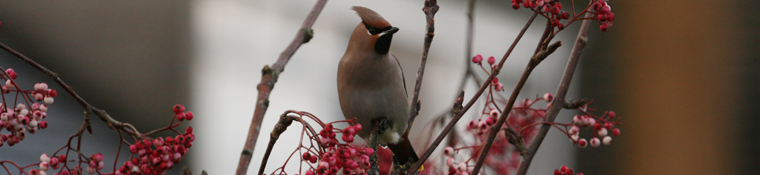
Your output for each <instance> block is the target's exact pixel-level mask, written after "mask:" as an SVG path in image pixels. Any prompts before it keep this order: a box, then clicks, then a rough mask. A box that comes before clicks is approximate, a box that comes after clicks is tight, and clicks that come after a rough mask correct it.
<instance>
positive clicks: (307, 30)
mask: <svg viewBox="0 0 760 175" xmlns="http://www.w3.org/2000/svg"><path fill="white" fill-rule="evenodd" d="M325 3H327V0H318V1H317V3H316V4H315V5H314V8H312V9H311V12H309V15H308V16H307V17H306V19H305V20H304V21H303V24H301V29H300V30H299V31H298V33H296V37H295V38H294V39H293V41H292V42H291V43H290V45H288V47H287V48H286V49H285V51H283V52H282V53H281V54H280V57H279V58H278V59H277V61H276V62H275V63H274V64H272V66H271V67H270V66H268V65H267V66H264V68H263V69H262V70H261V74H262V75H261V83H259V85H258V86H257V89H258V91H259V95H258V97H257V98H256V109H255V110H254V112H253V121H251V126H250V128H249V130H248V137H247V138H246V141H245V146H244V147H243V152H242V153H241V154H240V162H239V163H238V168H237V172H236V174H237V175H244V174H246V172H247V171H248V165H250V163H251V158H252V157H253V149H254V147H255V146H256V139H258V137H259V130H260V129H261V122H262V121H263V120H264V114H265V113H266V111H267V108H268V107H269V95H270V93H271V92H272V89H273V88H274V84H275V83H276V82H277V78H278V77H279V75H280V73H282V71H283V69H284V68H285V64H287V63H288V61H289V60H290V58H291V57H292V56H293V54H294V53H295V52H296V50H298V48H299V47H301V44H303V43H306V42H309V40H311V38H312V37H313V31H312V29H311V26H312V25H314V21H315V20H317V17H318V16H319V13H320V12H322V8H324V7H325Z"/></svg>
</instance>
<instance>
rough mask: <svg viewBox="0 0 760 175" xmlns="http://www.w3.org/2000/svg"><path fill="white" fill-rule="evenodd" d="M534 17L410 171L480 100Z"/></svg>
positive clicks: (417, 165) (420, 164)
mask: <svg viewBox="0 0 760 175" xmlns="http://www.w3.org/2000/svg"><path fill="white" fill-rule="evenodd" d="M536 16H538V13H536V12H534V13H533V15H531V16H530V19H528V22H526V24H525V26H523V29H522V30H520V33H519V34H517V38H515V40H514V41H513V42H512V45H511V46H510V47H509V49H508V50H507V53H505V54H504V56H503V57H502V58H501V61H500V62H499V66H497V67H496V68H495V69H494V70H493V73H491V75H490V76H488V78H487V79H486V80H485V81H484V82H483V85H481V86H480V89H478V92H476V93H475V95H474V96H473V97H472V98H471V99H470V101H468V102H467V105H465V106H464V108H463V109H462V110H460V111H459V113H457V115H455V116H454V118H453V119H452V120H451V121H450V122H449V124H448V125H446V128H444V129H443V131H441V133H440V134H438V137H436V138H435V141H433V143H432V144H431V145H430V146H428V147H427V149H426V150H425V153H424V154H422V156H421V157H420V160H419V161H417V163H416V164H414V166H413V167H412V168H411V169H419V168H420V166H422V164H423V163H424V162H425V160H427V159H428V158H429V157H430V155H431V154H433V151H434V150H435V149H436V148H437V147H438V145H439V144H441V141H443V138H444V137H446V135H448V133H449V132H451V130H452V129H453V128H454V125H455V124H456V123H457V122H458V121H459V119H461V118H462V116H463V115H464V113H465V112H467V110H469V109H470V107H472V105H474V104H475V101H477V100H478V98H480V96H481V95H482V94H483V92H484V91H485V89H486V88H488V86H489V85H490V84H491V81H492V80H493V78H494V77H496V75H498V74H499V70H501V68H502V67H503V66H504V62H506V61H507V58H508V57H509V55H510V54H512V51H513V50H514V49H515V46H517V43H518V42H519V41H520V39H521V38H522V36H523V35H524V34H525V31H527V30H528V27H530V24H531V23H533V20H534V19H536ZM410 174H411V173H410Z"/></svg>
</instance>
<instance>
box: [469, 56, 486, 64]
mask: <svg viewBox="0 0 760 175" xmlns="http://www.w3.org/2000/svg"><path fill="white" fill-rule="evenodd" d="M481 61H483V55H480V54H478V55H475V57H472V63H475V64H480V62H481Z"/></svg>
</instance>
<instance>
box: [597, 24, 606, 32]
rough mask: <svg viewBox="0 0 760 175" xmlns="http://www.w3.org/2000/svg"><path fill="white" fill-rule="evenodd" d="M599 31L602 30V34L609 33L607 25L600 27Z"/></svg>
mask: <svg viewBox="0 0 760 175" xmlns="http://www.w3.org/2000/svg"><path fill="white" fill-rule="evenodd" d="M599 30H601V31H602V32H606V31H607V24H602V25H600V26H599Z"/></svg>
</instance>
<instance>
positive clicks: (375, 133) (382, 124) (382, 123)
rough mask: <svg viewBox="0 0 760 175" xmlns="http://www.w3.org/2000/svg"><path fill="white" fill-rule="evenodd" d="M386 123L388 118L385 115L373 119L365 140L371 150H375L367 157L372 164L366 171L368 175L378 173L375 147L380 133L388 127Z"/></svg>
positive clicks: (376, 174)
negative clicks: (372, 125)
mask: <svg viewBox="0 0 760 175" xmlns="http://www.w3.org/2000/svg"><path fill="white" fill-rule="evenodd" d="M387 123H388V119H387V118H385V117H381V118H380V119H378V120H375V121H374V126H375V127H372V132H371V133H370V135H369V141H368V142H367V146H369V147H370V148H372V150H375V153H372V156H370V158H369V164H370V165H371V166H372V167H371V168H370V170H369V172H368V174H369V175H378V174H379V172H380V171H379V169H378V168H377V148H378V142H379V137H380V135H382V134H383V132H384V131H385V129H386V128H388V127H387V126H386V125H387Z"/></svg>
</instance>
